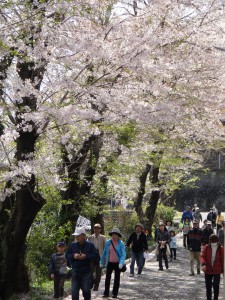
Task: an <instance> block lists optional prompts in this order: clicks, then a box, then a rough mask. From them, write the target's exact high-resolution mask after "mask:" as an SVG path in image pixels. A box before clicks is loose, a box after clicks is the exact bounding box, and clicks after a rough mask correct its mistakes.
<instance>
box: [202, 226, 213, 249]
mask: <svg viewBox="0 0 225 300" xmlns="http://www.w3.org/2000/svg"><path fill="white" fill-rule="evenodd" d="M202 232H203V241H202V245H203V246H205V245H207V244H208V243H209V237H210V235H211V234H213V229H212V222H211V221H207V225H206V228H204V229H203V230H202Z"/></svg>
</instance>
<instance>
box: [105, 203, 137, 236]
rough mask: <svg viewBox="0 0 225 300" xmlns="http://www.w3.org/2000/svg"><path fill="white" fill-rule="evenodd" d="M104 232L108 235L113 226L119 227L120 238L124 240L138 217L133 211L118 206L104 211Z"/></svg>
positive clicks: (132, 229) (131, 230)
mask: <svg viewBox="0 0 225 300" xmlns="http://www.w3.org/2000/svg"><path fill="white" fill-rule="evenodd" d="M104 222H105V234H106V236H107V235H108V233H109V231H110V230H111V229H112V228H113V227H117V228H119V229H120V231H121V234H122V239H123V240H126V239H127V238H128V237H129V235H130V234H131V233H132V232H133V231H134V225H135V224H136V223H137V222H138V217H137V215H136V213H135V212H134V211H131V210H126V209H123V208H121V207H120V208H118V209H116V210H110V211H106V212H105V213H104Z"/></svg>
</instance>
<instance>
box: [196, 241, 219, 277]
mask: <svg viewBox="0 0 225 300" xmlns="http://www.w3.org/2000/svg"><path fill="white" fill-rule="evenodd" d="M211 258H212V248H211V246H210V244H208V245H206V246H205V247H204V249H203V250H202V254H201V263H202V265H206V272H205V273H206V274H211V275H213V274H214V275H216V274H221V273H223V264H224V250H223V246H220V245H219V246H218V248H217V250H216V257H215V261H214V263H213V266H212V263H211Z"/></svg>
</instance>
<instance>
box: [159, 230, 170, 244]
mask: <svg viewBox="0 0 225 300" xmlns="http://www.w3.org/2000/svg"><path fill="white" fill-rule="evenodd" d="M170 240H171V237H170V234H169V233H168V231H165V230H164V231H161V230H159V231H158V235H157V242H158V243H159V241H164V242H166V243H168V244H169V243H170Z"/></svg>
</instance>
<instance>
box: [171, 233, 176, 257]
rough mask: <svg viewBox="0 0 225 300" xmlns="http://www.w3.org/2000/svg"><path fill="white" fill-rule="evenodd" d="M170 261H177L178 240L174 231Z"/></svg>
mask: <svg viewBox="0 0 225 300" xmlns="http://www.w3.org/2000/svg"><path fill="white" fill-rule="evenodd" d="M170 236H171V239H170V261H172V260H173V259H174V260H175V259H176V254H177V238H176V236H175V232H174V231H173V230H171V231H170Z"/></svg>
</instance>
